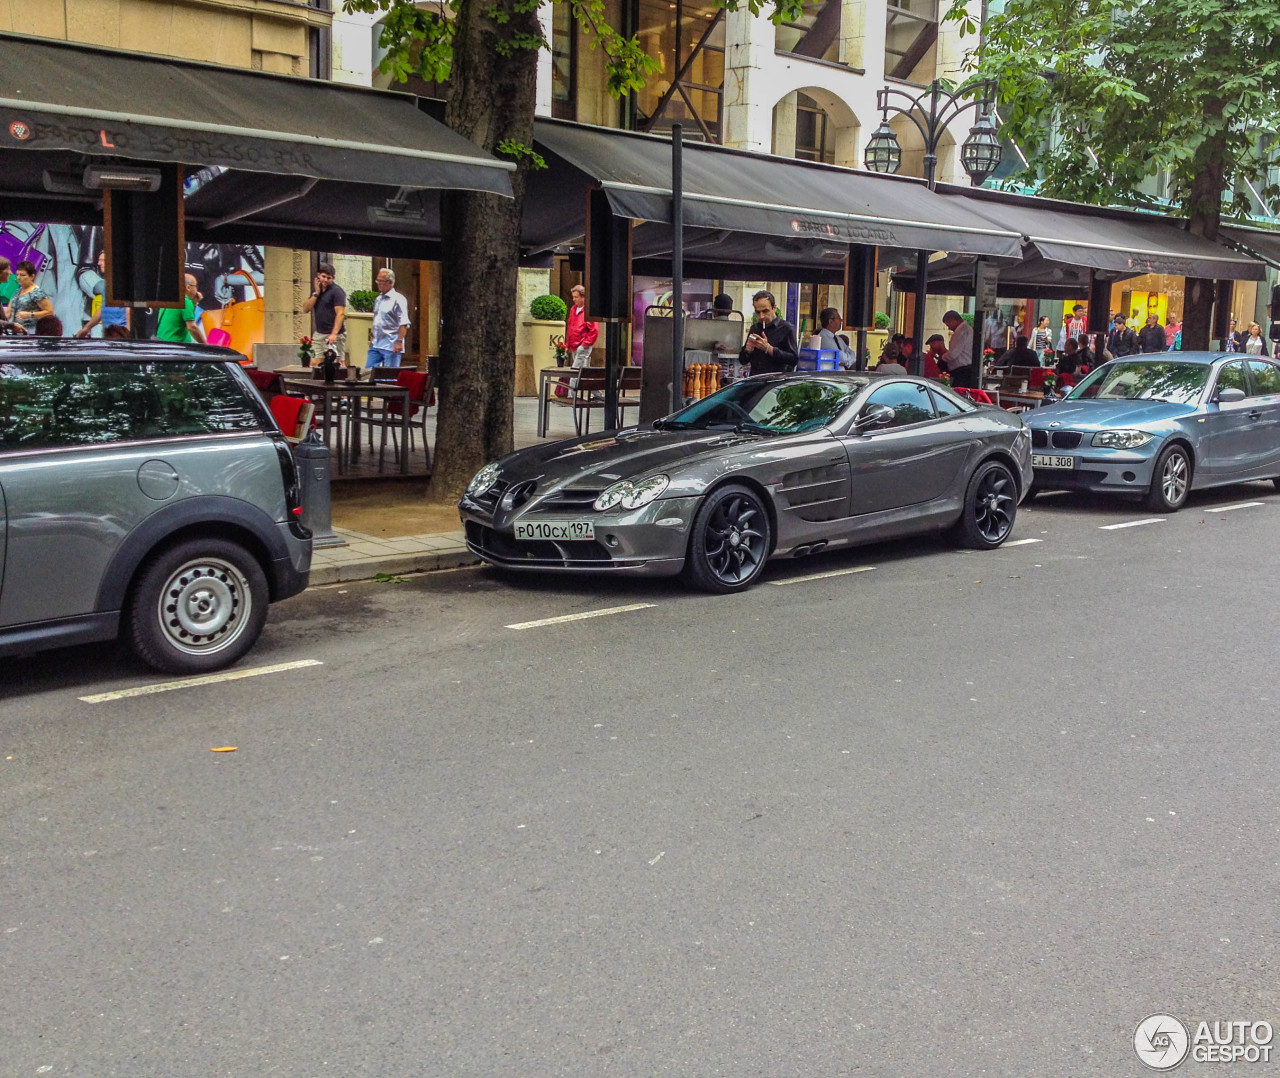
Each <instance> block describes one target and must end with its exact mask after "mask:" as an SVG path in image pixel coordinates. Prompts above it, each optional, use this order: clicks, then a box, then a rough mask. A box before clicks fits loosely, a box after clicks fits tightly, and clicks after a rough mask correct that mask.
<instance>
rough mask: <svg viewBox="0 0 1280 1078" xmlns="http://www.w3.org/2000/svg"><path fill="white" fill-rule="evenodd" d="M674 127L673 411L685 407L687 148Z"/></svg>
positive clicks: (672, 139)
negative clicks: (685, 181)
mask: <svg viewBox="0 0 1280 1078" xmlns="http://www.w3.org/2000/svg"><path fill="white" fill-rule="evenodd" d="M683 136H684V132H683V129H682V128H681V126H680V125H679V124H673V125H672V127H671V410H672V411H673V412H674V411H678V410H679V409H680V408H682V407H684V149H683Z"/></svg>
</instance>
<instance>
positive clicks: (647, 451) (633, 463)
mask: <svg viewBox="0 0 1280 1078" xmlns="http://www.w3.org/2000/svg"><path fill="white" fill-rule="evenodd" d="M772 440H773V439H772V438H771V437H769V436H767V435H760V434H735V433H734V432H733V431H723V430H710V431H707V430H654V429H652V428H651V427H631V428H628V429H626V430H621V431H617V432H616V433H612V434H588V435H586V436H585V437H581V438H570V439H568V440H567V441H563V442H548V443H547V444H545V445H535V446H530V447H529V448H528V449H522V450H520V451H519V452H516V453H513V454H512V455H511V456H509V457H507V458H505V459H504V460H503V461H502V475H503V477H504V478H507V479H510V480H512V481H515V480H518V479H521V478H529V479H533V478H535V477H545V478H547V479H549V480H551V481H552V482H565V481H575V480H577V481H586V482H590V483H591V484H592V485H599V486H608V485H609V484H610V483H614V482H617V481H618V480H619V479H643V478H644V477H645V476H647V475H652V474H654V473H655V472H669V471H670V470H671V469H673V468H676V467H679V466H682V465H688V464H690V463H692V462H694V461H695V460H697V459H698V458H701V457H706V456H715V455H716V454H719V453H724V452H726V451H730V450H733V449H735V448H737V447H739V446H744V445H750V444H756V443H761V442H765V441H772Z"/></svg>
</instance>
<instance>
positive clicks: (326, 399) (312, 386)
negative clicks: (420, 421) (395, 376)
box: [283, 378, 409, 474]
mask: <svg viewBox="0 0 1280 1078" xmlns="http://www.w3.org/2000/svg"><path fill="white" fill-rule="evenodd" d="M283 383H284V387H285V389H286V390H287V391H289V392H292V393H297V394H299V395H301V396H304V397H316V398H318V399H319V401H320V415H321V420H322V423H323V426H324V438H325V443H326V444H328V442H329V431H330V430H332V429H334V426H333V424H332V423H331V419H332V412H333V404H332V402H333V401H334V400H349V401H351V437H350V439H349V442H350V445H349V446H348V447H345V448H347V449H348V450H349V452H350V457H351V461H352V462H353V463H354V462H355V460H356V459H357V458H358V457H359V456H360V410H361V405H362V403H363V401H364V398H365V397H377V398H378V399H379V400H386V401H392V400H398V401H399V402H400V471H401V473H402V474H408V471H409V387H408V386H401V385H396V384H395V383H393V382H379V383H377V384H376V385H375V384H374V383H372V382H347V381H343V380H339V381H336V382H325V381H323V380H321V379H319V378H285V379H283ZM336 429H337V431H338V471H339V472H344V471H346V455H347V454H346V453H344V446H343V436H342V426H341V424H338V425H337V428H336ZM383 437H384V438H385V437H386V433H385V429H384V432H383Z"/></svg>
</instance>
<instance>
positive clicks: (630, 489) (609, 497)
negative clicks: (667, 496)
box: [594, 475, 671, 513]
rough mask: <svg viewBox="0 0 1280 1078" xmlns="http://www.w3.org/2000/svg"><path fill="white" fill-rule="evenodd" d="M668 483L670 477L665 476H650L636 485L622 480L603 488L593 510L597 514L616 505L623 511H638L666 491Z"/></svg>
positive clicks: (627, 480)
mask: <svg viewBox="0 0 1280 1078" xmlns="http://www.w3.org/2000/svg"><path fill="white" fill-rule="evenodd" d="M670 482H671V479H670V477H668V476H665V475H651V476H649V477H648V478H647V479H641V480H640V482H638V483H633V482H631V480H629V479H624V480H623V481H622V482H621V483H614V484H613V485H612V486H609V487H605V488H604V490H602V491H601V492H600V497H598V498H597V499H596V500H595V505H594V508H595V510H596V512H598V513H603V512H604V511H605V510H606V509H612V508H613V507H614V506H616V505H621V506H622V508H624V509H640V508H642V507H643V506H646V505H648V504H649V503H650V502H651V501H653V500H654V499H655V498H657V497H658V495H659V494H661V493H662V492H663V491H664V490H666V489H667V485H668V484H669V483H670Z"/></svg>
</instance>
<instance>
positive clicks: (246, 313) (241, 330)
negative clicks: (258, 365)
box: [200, 269, 266, 363]
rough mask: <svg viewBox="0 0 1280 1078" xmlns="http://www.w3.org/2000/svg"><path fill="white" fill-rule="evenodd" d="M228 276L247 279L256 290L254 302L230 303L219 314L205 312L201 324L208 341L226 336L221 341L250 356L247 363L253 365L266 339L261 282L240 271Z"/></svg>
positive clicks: (254, 290) (264, 304)
mask: <svg viewBox="0 0 1280 1078" xmlns="http://www.w3.org/2000/svg"><path fill="white" fill-rule="evenodd" d="M227 276H228V277H235V276H240V277H244V278H245V279H246V280H247V281H248V282H249V284H250V285H252V286H253V299H247V300H245V301H244V302H242V303H234V302H233V303H228V304H227V305H226V306H225V307H223V308H222V309H221V310H218V311H205V312H204V314H203V315H202V316H201V318H200V324H201V325H202V326H204V332H205V336H206V337H208V336H209V334H210V333H211V332H216V331H218V330H222V331H223V332H225V334H226V337H225V338H224V337H222V336H221V335H219V337H218V339H219V341H220V342H221V343H225V345H226V347H228V348H233V349H235V350H236V351H237V352H239V353H240V354H241V355H244V356H248V357H249V358H248V360H247V362H248V363H252V362H253V347H254V345H256V344H261V343H262V342H263V339H264V338H265V336H266V332H265V324H266V301H265V300H264V299H263V298H262V289H261V288H259V287H258V282H257V281H255V280H254V279H253V274H251V273H250V272H249V271H248V270H242V269H238V270H235V271H234V272H232V273H229V274H227Z"/></svg>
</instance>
